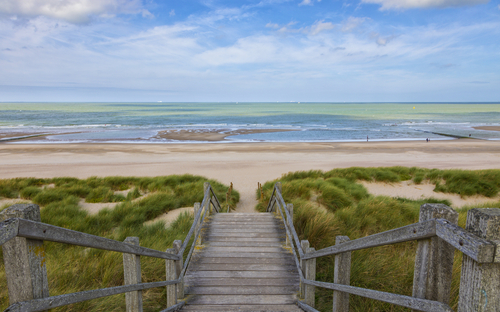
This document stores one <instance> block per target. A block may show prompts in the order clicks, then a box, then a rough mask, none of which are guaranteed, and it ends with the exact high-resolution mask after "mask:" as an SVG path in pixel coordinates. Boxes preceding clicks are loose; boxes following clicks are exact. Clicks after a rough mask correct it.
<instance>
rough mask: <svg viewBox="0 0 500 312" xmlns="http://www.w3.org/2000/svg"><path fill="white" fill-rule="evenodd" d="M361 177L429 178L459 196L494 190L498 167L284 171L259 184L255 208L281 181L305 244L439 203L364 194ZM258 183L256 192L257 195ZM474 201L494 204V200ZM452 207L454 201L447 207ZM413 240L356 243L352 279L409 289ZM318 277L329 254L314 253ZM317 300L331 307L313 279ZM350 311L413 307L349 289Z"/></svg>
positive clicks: (375, 228) (327, 273) (325, 276)
mask: <svg viewBox="0 0 500 312" xmlns="http://www.w3.org/2000/svg"><path fill="white" fill-rule="evenodd" d="M359 180H365V181H380V182H388V183H393V182H399V181H405V180H413V181H414V182H415V183H422V182H424V181H427V182H429V183H434V184H435V185H436V189H435V191H439V192H448V193H455V194H460V195H461V196H463V197H466V196H471V195H483V196H489V197H493V196H496V195H497V194H498V189H499V188H500V170H477V171H466V170H435V169H432V170H430V169H421V168H405V167H390V168H357V167H354V168H346V169H334V170H331V171H328V172H321V171H307V172H306V171H301V172H292V173H288V174H286V175H283V176H282V177H281V178H280V179H276V180H275V181H270V182H267V183H265V184H264V185H263V187H262V188H263V193H264V198H263V199H262V200H260V201H259V203H258V205H257V209H258V210H260V211H264V210H265V209H266V207H267V203H268V201H269V197H270V196H271V192H272V188H273V186H274V183H275V182H278V181H281V182H282V190H283V198H284V199H285V201H286V202H287V203H292V204H293V205H294V220H293V222H294V226H295V229H296V230H297V233H298V235H299V239H300V240H302V239H307V240H309V242H310V244H311V247H314V248H316V250H318V249H322V248H325V247H328V246H332V245H335V237H336V236H338V235H346V236H348V237H349V238H350V239H351V240H353V239H357V238H361V237H365V236H368V235H372V234H376V233H380V232H383V231H387V230H391V229H394V228H398V227H402V226H405V225H409V224H412V223H416V222H418V217H419V209H420V206H421V205H422V204H424V203H444V204H446V205H449V206H451V204H450V202H449V201H447V200H437V199H433V198H428V199H422V200H410V199H406V198H390V197H386V196H377V197H374V196H372V195H370V194H368V192H367V190H366V189H365V188H364V187H363V185H361V184H359V183H357V182H358V181H359ZM260 197H261V195H260V191H257V198H258V199H260ZM476 207H477V208H485V207H489V208H498V207H500V202H495V201H494V200H493V199H492V202H491V203H489V204H487V205H482V206H481V207H478V206H476ZM476 207H464V208H461V209H457V211H458V213H459V225H460V226H462V227H464V226H465V221H466V215H467V211H468V210H469V209H471V208H476ZM452 208H453V207H452ZM416 247H417V243H416V242H407V243H400V244H395V245H391V246H383V247H377V248H370V249H364V250H359V251H355V252H353V253H352V263H351V285H353V286H358V287H363V288H368V289H374V290H380V291H385V292H391V293H396V294H402V295H409V296H411V294H412V285H413V271H414V263H415V262H414V261H415V252H416ZM461 259H462V255H461V253H460V252H458V251H457V252H456V253H455V260H454V267H453V282H452V294H451V306H452V308H454V309H455V310H456V305H457V301H458V289H459V283H460V270H461V261H462V260H461ZM316 268H317V273H316V279H317V280H319V281H324V282H333V270H334V257H332V256H330V257H321V258H318V259H317V266H316ZM316 307H317V308H318V310H320V311H325V312H326V311H331V310H332V291H331V290H327V289H322V288H318V287H316ZM350 311H359V312H367V311H374V312H375V311H377V312H378V311H381V312H382V311H411V310H410V309H406V308H402V307H398V306H395V305H390V304H386V303H383V302H380V301H376V300H371V299H365V298H362V297H359V296H354V295H351V296H350Z"/></svg>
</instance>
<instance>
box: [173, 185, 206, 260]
mask: <svg viewBox="0 0 500 312" xmlns="http://www.w3.org/2000/svg"><path fill="white" fill-rule="evenodd" d="M209 192H210V190H206V191H205V194H204V195H203V201H202V202H201V204H200V206H199V207H204V205H205V203H206V201H208V200H209V198H208V197H209V196H208V194H209ZM195 205H196V203H195ZM201 211H202V210H201V209H198V210H197V211H196V208H195V213H194V220H193V225H192V226H191V228H190V229H189V232H188V234H187V235H186V238H185V239H184V242H183V243H182V246H181V250H180V253H182V254H184V250H186V248H187V245H188V244H189V241H190V240H191V236H192V235H193V233H194V232H195V229H196V228H197V226H198V224H199V223H200V220H201Z"/></svg>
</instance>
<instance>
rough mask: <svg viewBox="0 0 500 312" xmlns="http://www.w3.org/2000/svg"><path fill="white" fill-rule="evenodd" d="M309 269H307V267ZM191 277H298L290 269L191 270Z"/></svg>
mask: <svg viewBox="0 0 500 312" xmlns="http://www.w3.org/2000/svg"><path fill="white" fill-rule="evenodd" d="M306 271H307V269H306ZM189 277H190V278H219V277H227V278H235V277H239V278H297V277H298V274H297V273H296V272H289V271H191V272H189Z"/></svg>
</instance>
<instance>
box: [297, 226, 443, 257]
mask: <svg viewBox="0 0 500 312" xmlns="http://www.w3.org/2000/svg"><path fill="white" fill-rule="evenodd" d="M433 236H436V221H435V220H429V221H425V222H419V223H415V224H410V225H407V226H403V227H400V228H397V229H394V230H389V231H386V232H382V233H378V234H374V235H370V236H366V237H362V238H358V239H355V240H352V241H349V242H345V243H343V244H340V245H335V246H330V247H327V248H323V249H320V250H317V251H314V252H311V253H310V254H307V255H304V257H303V259H311V258H317V257H322V256H328V255H335V254H339V253H343V252H348V251H354V250H359V249H365V248H372V247H378V246H384V245H391V244H396V243H402V242H407V241H412V240H417V239H423V238H430V237H433Z"/></svg>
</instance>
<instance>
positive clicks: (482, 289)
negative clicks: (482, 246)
mask: <svg viewBox="0 0 500 312" xmlns="http://www.w3.org/2000/svg"><path fill="white" fill-rule="evenodd" d="M465 229H466V230H467V231H469V232H472V233H473V234H475V235H477V236H479V237H482V238H484V239H487V240H490V241H493V242H496V243H497V247H496V249H497V251H496V256H495V261H496V262H495V263H483V264H480V263H477V262H475V261H474V260H473V259H471V258H470V257H468V256H466V255H465V254H464V255H463V260H462V276H461V277H460V293H459V299H458V311H459V312H469V311H479V312H493V311H496V312H498V311H500V263H498V261H499V260H500V259H498V257H499V251H498V249H499V246H498V242H499V240H500V209H498V208H485V209H478V208H475V209H472V210H469V211H468V213H467V224H466V226H465Z"/></svg>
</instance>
